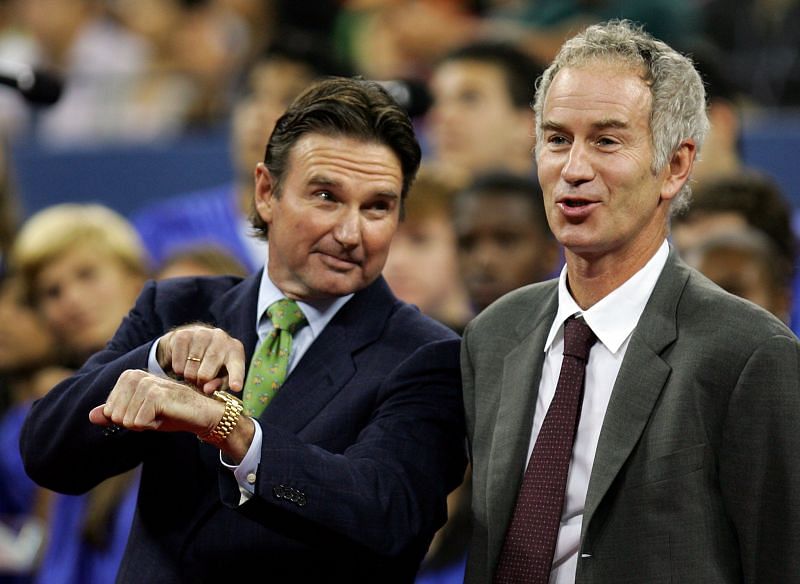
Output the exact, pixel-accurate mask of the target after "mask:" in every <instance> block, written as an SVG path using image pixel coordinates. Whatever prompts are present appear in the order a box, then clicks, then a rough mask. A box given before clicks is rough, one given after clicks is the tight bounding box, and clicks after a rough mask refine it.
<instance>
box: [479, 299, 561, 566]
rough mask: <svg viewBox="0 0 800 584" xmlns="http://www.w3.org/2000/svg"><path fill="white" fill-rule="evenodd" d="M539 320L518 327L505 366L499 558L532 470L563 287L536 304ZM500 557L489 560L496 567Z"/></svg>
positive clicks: (496, 488)
mask: <svg viewBox="0 0 800 584" xmlns="http://www.w3.org/2000/svg"><path fill="white" fill-rule="evenodd" d="M531 302H532V303H536V302H539V303H541V306H538V307H534V308H535V313H536V314H537V317H536V318H535V319H532V320H530V321H526V320H525V319H524V316H523V315H520V318H521V319H522V322H520V323H519V324H518V325H517V327H516V331H515V332H516V334H517V335H518V338H519V339H520V340H519V344H518V345H517V347H516V348H515V349H513V350H512V351H511V352H510V353H508V354H507V355H506V357H505V359H504V361H503V379H502V382H501V393H500V403H499V406H498V411H497V422H496V424H495V431H494V433H493V435H492V447H491V454H490V460H489V468H488V473H489V476H488V479H487V498H488V505H489V517H492V521H491V523H490V525H489V526H488V529H489V549H490V550H492V553H494V552H495V551H496V553H497V554H498V555H499V552H500V549H501V548H502V545H503V539H504V538H505V533H506V531H507V529H508V524H509V523H510V521H511V515H512V512H513V510H514V505H515V503H516V499H517V493H518V491H519V487H520V484H521V483H522V477H523V475H524V474H525V467H526V465H527V454H528V444H529V438H530V435H531V428H532V426H533V413H534V408H535V406H536V397H537V395H538V393H539V380H540V378H541V374H542V364H543V362H544V344H545V341H546V340H547V334H548V333H549V332H550V326H551V325H552V323H553V318H554V317H555V313H556V309H557V307H558V293H557V287H556V286H553V287H552V289H551V292H550V294H549V295H547V296H544V297H543V298H541V299H539V298H537V299H536V300H534V299H531ZM496 560H497V558H489V565H494V563H495V562H496Z"/></svg>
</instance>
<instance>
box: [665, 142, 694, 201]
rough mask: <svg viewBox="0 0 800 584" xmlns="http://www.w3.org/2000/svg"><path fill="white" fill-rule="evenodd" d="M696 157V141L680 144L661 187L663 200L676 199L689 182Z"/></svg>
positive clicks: (668, 166)
mask: <svg viewBox="0 0 800 584" xmlns="http://www.w3.org/2000/svg"><path fill="white" fill-rule="evenodd" d="M696 155H697V146H696V145H695V143H694V140H692V139H691V138H688V139H686V140H684V141H683V142H681V143H680V145H679V146H678V148H677V149H676V150H675V152H674V153H673V154H672V158H671V159H670V161H669V164H668V165H667V168H666V171H665V172H666V176H665V177H664V182H663V184H662V185H661V198H662V199H663V200H667V201H669V200H672V199H673V198H675V196H676V195H677V194H678V193H679V192H680V190H681V187H683V185H684V184H685V183H686V181H687V180H689V175H690V174H691V172H692V167H693V166H694V159H695V156H696Z"/></svg>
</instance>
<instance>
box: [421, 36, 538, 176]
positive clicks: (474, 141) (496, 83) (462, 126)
mask: <svg viewBox="0 0 800 584" xmlns="http://www.w3.org/2000/svg"><path fill="white" fill-rule="evenodd" d="M541 72H542V67H541V66H540V65H539V64H537V63H536V62H535V61H533V60H532V59H530V58H529V57H528V56H527V55H525V54H524V53H522V52H520V51H519V50H518V49H516V48H514V47H513V46H511V45H504V44H493V43H481V44H473V45H467V46H465V47H461V48H459V49H456V50H455V51H453V52H452V53H449V54H448V55H447V56H445V57H444V58H443V59H442V61H440V62H439V63H438V64H437V66H436V68H435V70H434V72H433V75H432V76H431V79H430V88H431V93H432V95H433V107H432V108H431V111H430V113H429V116H428V126H427V130H428V132H429V137H430V142H431V149H432V152H431V155H432V162H431V163H430V164H432V165H433V167H434V168H435V169H436V171H437V172H438V173H439V174H441V176H442V177H443V178H445V179H446V180H449V181H452V182H453V184H456V185H458V186H463V185H465V184H466V183H468V182H469V181H470V180H471V179H472V178H474V176H476V175H477V174H481V173H485V172H489V171H495V170H507V171H510V172H514V173H517V174H522V175H533V173H534V162H533V153H532V149H533V144H534V136H533V112H532V111H531V107H530V101H531V96H532V95H533V89H534V84H535V82H536V79H537V78H538V77H539V75H540V74H541Z"/></svg>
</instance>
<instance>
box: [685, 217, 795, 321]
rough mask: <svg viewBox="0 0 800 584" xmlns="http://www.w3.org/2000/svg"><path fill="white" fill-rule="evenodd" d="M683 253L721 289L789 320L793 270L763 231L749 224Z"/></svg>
mask: <svg viewBox="0 0 800 584" xmlns="http://www.w3.org/2000/svg"><path fill="white" fill-rule="evenodd" d="M684 255H685V258H686V261H687V263H688V264H689V265H691V266H692V267H694V268H697V269H698V270H699V271H700V272H702V273H703V274H705V275H706V276H708V278H710V279H711V280H713V281H714V282H715V283H716V284H717V285H719V286H720V287H721V288H723V289H725V290H727V291H728V292H730V293H731V294H735V295H736V296H739V297H740V298H745V299H747V300H750V301H751V302H754V303H755V304H758V305H759V306H761V307H762V308H764V309H766V310H768V311H769V312H771V313H772V314H774V315H775V316H777V317H778V318H780V319H781V320H782V321H784V322H786V323H788V322H789V317H790V312H791V304H792V282H791V273H790V272H788V271H787V270H786V263H785V262H783V261H782V259H781V255H780V253H778V249H777V246H776V245H775V243H774V242H773V241H770V239H769V238H768V237H767V236H766V235H765V234H764V233H763V232H761V231H758V230H757V229H753V228H750V227H746V228H744V229H742V230H736V231H732V232H729V233H720V234H718V235H713V236H711V237H709V238H708V239H706V240H705V241H703V243H700V244H698V245H696V246H694V247H691V248H689V249H688V250H687V251H686V252H685V254H684Z"/></svg>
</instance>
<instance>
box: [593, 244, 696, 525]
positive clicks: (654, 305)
mask: <svg viewBox="0 0 800 584" xmlns="http://www.w3.org/2000/svg"><path fill="white" fill-rule="evenodd" d="M688 277H689V270H688V268H687V267H686V266H685V265H684V264H683V263H682V262H681V261H680V260H679V259H678V258H677V254H676V252H675V251H674V249H673V250H671V252H670V255H669V258H668V259H667V263H666V265H665V266H664V270H663V271H662V273H661V276H660V277H659V280H658V282H657V283H656V286H655V288H654V289H653V294H652V295H651V297H650V300H649V301H648V303H647V306H646V307H645V310H644V312H643V313H642V316H641V318H640V319H639V323H638V324H637V325H636V329H635V331H634V333H633V336H632V338H631V342H630V344H629V345H628V350H627V352H626V353H625V358H624V359H623V361H622V367H621V368H620V371H619V375H618V376H617V380H616V382H615V383H614V389H613V391H612V393H611V400H610V401H609V404H608V409H607V411H606V415H605V419H604V420H603V428H602V430H601V432H600V439H599V442H598V444H597V451H596V453H595V458H594V464H593V466H592V475H591V479H590V481H589V490H588V493H587V495H586V505H585V507H584V516H583V526H584V527H583V533H584V535H585V534H586V531H587V527H588V526H589V525H590V522H591V520H592V517H593V516H594V514H595V512H596V511H597V508H598V506H599V504H600V502H601V501H602V499H603V497H604V496H605V495H606V493H607V492H608V490H609V488H610V487H611V484H612V483H613V481H614V479H615V478H616V477H617V475H618V474H619V473H620V471H621V470H622V467H623V465H624V464H625V462H626V461H627V459H628V457H629V456H630V454H631V452H632V451H633V449H634V447H635V446H636V444H637V443H638V441H639V438H640V437H641V435H642V433H643V432H644V429H645V427H646V426H647V422H648V420H649V419H650V415H651V413H652V411H653V408H654V407H655V404H656V401H657V400H658V397H659V395H661V391H662V390H663V389H664V386H665V385H666V383H667V380H668V379H669V375H670V372H671V370H672V369H671V367H670V365H669V364H667V363H666V362H665V361H664V360H663V359H662V357H661V353H662V352H663V351H664V349H665V348H666V347H667V346H669V345H670V344H671V343H673V342H674V341H675V339H676V338H677V307H678V302H679V300H680V296H681V293H682V291H683V288H684V286H685V285H686V281H687V279H688Z"/></svg>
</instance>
